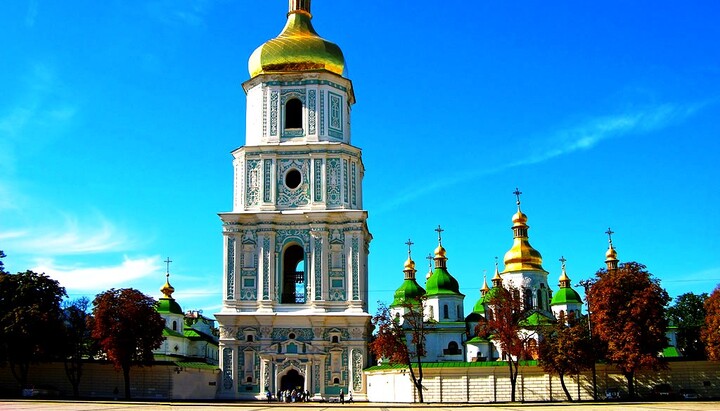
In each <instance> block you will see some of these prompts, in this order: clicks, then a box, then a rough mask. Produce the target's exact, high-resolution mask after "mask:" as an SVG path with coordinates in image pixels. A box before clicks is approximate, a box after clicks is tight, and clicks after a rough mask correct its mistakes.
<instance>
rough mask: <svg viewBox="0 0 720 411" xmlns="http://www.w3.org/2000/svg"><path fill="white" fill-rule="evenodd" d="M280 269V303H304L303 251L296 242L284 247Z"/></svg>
mask: <svg viewBox="0 0 720 411" xmlns="http://www.w3.org/2000/svg"><path fill="white" fill-rule="evenodd" d="M282 267H283V271H282V285H283V288H282V299H281V301H280V302H281V303H282V304H304V303H305V251H304V250H303V248H302V247H300V246H299V245H297V244H293V245H291V246H289V247H287V248H286V249H285V252H284V253H283V265H282Z"/></svg>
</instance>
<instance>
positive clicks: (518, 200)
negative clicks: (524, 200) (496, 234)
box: [513, 187, 522, 211]
mask: <svg viewBox="0 0 720 411" xmlns="http://www.w3.org/2000/svg"><path fill="white" fill-rule="evenodd" d="M513 194H515V197H516V198H517V201H516V203H517V207H518V211H520V194H522V191H520V189H519V188H517V187H515V191H513Z"/></svg>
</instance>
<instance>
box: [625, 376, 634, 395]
mask: <svg viewBox="0 0 720 411" xmlns="http://www.w3.org/2000/svg"><path fill="white" fill-rule="evenodd" d="M623 375H625V379H626V380H627V383H628V396H629V397H630V398H631V399H632V398H635V373H634V372H626V373H623Z"/></svg>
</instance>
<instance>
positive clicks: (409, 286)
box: [390, 278, 425, 307]
mask: <svg viewBox="0 0 720 411" xmlns="http://www.w3.org/2000/svg"><path fill="white" fill-rule="evenodd" d="M423 295H425V289H424V288H422V287H421V286H420V284H418V283H417V281H415V279H414V278H412V279H406V280H405V281H403V283H402V284H401V285H400V288H398V289H397V290H396V291H395V299H393V302H392V304H390V307H399V306H401V305H404V304H406V303H407V301H408V300H410V301H413V300H415V301H417V300H418V299H419V298H420V297H422V296H423Z"/></svg>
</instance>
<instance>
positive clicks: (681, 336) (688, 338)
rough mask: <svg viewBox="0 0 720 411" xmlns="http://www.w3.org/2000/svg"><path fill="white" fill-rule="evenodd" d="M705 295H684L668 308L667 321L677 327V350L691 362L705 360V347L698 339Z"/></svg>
mask: <svg viewBox="0 0 720 411" xmlns="http://www.w3.org/2000/svg"><path fill="white" fill-rule="evenodd" d="M707 298H708V295H707V293H702V294H699V295H698V294H693V293H685V294H682V295H680V296H679V297H677V298H676V299H675V304H674V305H672V306H670V308H668V311H667V313H668V319H669V320H670V323H671V324H673V325H675V326H676V327H677V348H678V350H679V351H680V352H681V353H682V355H683V356H684V357H686V358H688V359H691V360H700V359H704V358H705V347H704V345H703V343H702V339H701V338H700V330H701V329H702V326H703V325H704V324H705V307H704V306H703V304H704V303H705V300H706V299H707Z"/></svg>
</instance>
